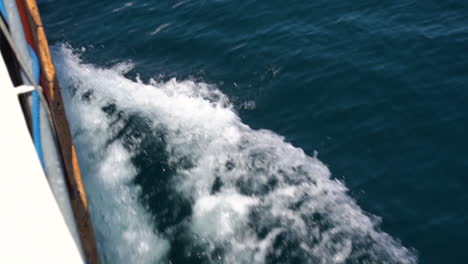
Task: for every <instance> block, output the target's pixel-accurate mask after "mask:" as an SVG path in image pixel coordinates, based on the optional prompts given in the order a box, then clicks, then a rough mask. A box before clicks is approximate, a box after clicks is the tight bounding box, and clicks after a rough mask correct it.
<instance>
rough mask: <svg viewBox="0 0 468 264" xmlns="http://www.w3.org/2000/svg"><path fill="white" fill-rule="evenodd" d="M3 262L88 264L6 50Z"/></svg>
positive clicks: (0, 190)
mask: <svg viewBox="0 0 468 264" xmlns="http://www.w3.org/2000/svg"><path fill="white" fill-rule="evenodd" d="M0 106H1V111H0V120H1V122H2V126H1V130H0V131H1V132H0V133H1V134H0V160H1V170H2V173H1V176H0V209H1V215H0V251H1V252H2V253H1V254H0V263H48V264H55V263H56V264H59V263H60V264H64V263H67V264H75V263H77V264H78V263H79V264H82V263H84V262H83V259H82V257H81V254H80V251H79V249H78V247H77V245H76V244H75V241H74V240H73V237H72V234H71V233H70V231H69V229H68V228H67V225H66V223H65V220H64V217H63V215H62V213H61V211H60V209H59V206H58V204H57V202H56V200H55V198H54V195H53V193H52V190H51V188H50V186H49V183H48V181H47V178H46V176H45V175H44V172H43V170H42V167H41V164H40V161H39V158H38V156H37V154H36V150H35V148H34V144H33V141H32V138H31V135H30V133H29V131H28V127H27V124H26V120H25V119H24V115H23V111H22V109H21V105H20V102H19V99H18V95H17V90H16V88H14V87H13V84H12V82H11V80H10V76H9V74H8V71H7V68H6V65H5V62H4V60H3V57H2V56H1V54H0Z"/></svg>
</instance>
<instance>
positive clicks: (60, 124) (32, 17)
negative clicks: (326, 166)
mask: <svg viewBox="0 0 468 264" xmlns="http://www.w3.org/2000/svg"><path fill="white" fill-rule="evenodd" d="M23 1H24V4H25V7H26V12H27V15H28V20H29V24H30V29H31V31H32V35H33V38H34V42H35V44H36V45H35V46H36V48H37V53H38V54H37V55H38V57H39V60H40V63H41V70H42V74H43V76H44V79H45V82H44V84H43V85H44V87H43V89H44V90H45V91H46V92H47V95H48V100H49V106H50V110H51V114H52V118H53V119H54V120H53V121H54V123H55V130H56V132H57V135H58V142H59V146H60V150H61V153H62V158H63V161H64V165H65V171H66V177H67V181H68V186H69V193H70V200H71V204H72V209H73V213H74V216H75V220H76V224H77V228H78V232H79V236H80V240H81V245H82V247H83V251H84V255H85V258H86V262H87V263H89V264H99V263H100V261H99V254H98V251H97V246H96V239H95V236H94V230H93V226H92V222H91V217H90V214H89V208H88V200H87V198H86V192H85V188H84V185H83V181H82V177H81V172H80V167H79V163H78V158H77V155H76V150H75V146H74V145H73V142H72V137H71V133H70V128H69V126H68V121H67V117H66V115H65V109H64V106H63V100H62V96H61V92H60V87H59V84H58V81H57V76H56V72H55V67H54V64H53V62H52V57H51V55H50V50H49V44H48V41H47V37H46V34H45V31H44V27H43V25H42V21H41V17H40V14H39V8H38V6H37V3H36V1H35V0H23Z"/></svg>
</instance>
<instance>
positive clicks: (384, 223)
mask: <svg viewBox="0 0 468 264" xmlns="http://www.w3.org/2000/svg"><path fill="white" fill-rule="evenodd" d="M38 3H39V7H40V8H41V14H42V17H43V19H44V24H45V27H46V31H47V35H48V37H49V40H50V42H51V44H52V45H53V57H54V60H55V63H56V66H57V71H58V73H59V79H60V82H61V86H62V89H63V94H64V96H65V101H66V110H67V115H68V117H69V119H70V123H71V127H72V130H73V131H72V133H73V137H74V140H75V143H76V144H77V150H78V155H79V159H80V163H81V166H82V171H83V176H84V180H85V187H86V189H87V191H88V193H89V199H90V206H91V210H92V218H93V221H94V225H95V231H96V236H97V240H98V247H99V249H100V253H101V257H102V260H103V262H104V263H106V264H121V263H125V264H127V263H142V264H147V263H172V264H180V263H241V264H242V263H265V264H270V263H320V264H328V263H363V264H364V263H366V264H367V263H430V264H439V263H462V262H463V261H464V260H466V259H468V251H466V250H465V248H466V245H467V243H468V228H466V226H468V210H466V206H467V204H468V192H467V191H466V189H467V188H468V179H467V178H466V175H467V171H468V152H467V151H466V150H467V149H468V140H466V131H468V114H467V113H468V103H467V102H468V89H467V85H466V84H467V83H468V53H467V52H466V51H467V50H466V49H467V44H468V16H467V15H466V14H468V5H467V3H466V1H463V0H453V1H435V0H434V1H433V0H428V1H413V0H403V1H390V0H381V1H372V0H360V1H353V2H349V3H348V2H344V1H333V0H332V1H323V0H317V1H298V0H290V1H280V0H268V1H259V0H245V1H239V0H237V1H234V0H199V1H194V0H186V1H185V0H182V1H181V0H177V1H175V0H174V1H172V0H168V1H144V0H133V1H120V0H112V1H111V0H101V1H91V0H82V1H55V0H40V1H38Z"/></svg>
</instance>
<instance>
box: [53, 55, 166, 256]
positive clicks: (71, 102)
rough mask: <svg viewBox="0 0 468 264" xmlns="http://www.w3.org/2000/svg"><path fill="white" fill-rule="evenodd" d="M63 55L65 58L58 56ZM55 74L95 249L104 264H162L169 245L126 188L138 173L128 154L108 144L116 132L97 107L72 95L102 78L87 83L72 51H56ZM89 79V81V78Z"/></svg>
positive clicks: (84, 69)
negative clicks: (83, 187)
mask: <svg viewBox="0 0 468 264" xmlns="http://www.w3.org/2000/svg"><path fill="white" fill-rule="evenodd" d="M61 52H66V54H64V53H61ZM54 55H55V58H56V64H57V71H58V75H59V77H60V81H61V83H62V85H64V87H66V88H67V89H64V92H63V95H64V99H65V102H66V103H65V106H66V111H67V116H68V118H69V121H70V125H71V129H72V134H73V138H74V142H75V144H76V147H77V152H78V158H79V161H80V165H81V169H82V174H83V179H84V184H85V188H86V190H87V193H88V197H89V202H90V209H91V215H92V220H93V225H94V228H95V232H96V237H97V241H98V249H99V252H100V255H101V259H102V260H103V263H115V264H119V263H125V264H127V263H154V262H155V261H157V262H159V261H163V260H164V259H165V257H166V253H167V251H168V249H169V244H168V242H167V241H166V240H165V239H164V238H162V237H161V235H159V234H158V233H157V232H155V231H154V227H153V225H152V223H151V222H150V216H149V215H148V213H147V212H145V211H144V209H143V208H142V206H141V205H139V204H138V202H137V198H138V194H139V189H138V188H137V187H136V186H133V185H131V184H129V183H130V182H131V180H132V179H133V178H134V177H135V175H136V173H137V172H136V170H135V168H134V167H133V166H132V164H131V161H130V158H131V153H129V152H128V150H127V149H125V148H124V147H123V145H122V143H120V142H118V141H114V142H112V143H109V141H110V140H111V138H112V137H113V136H114V134H115V131H113V129H112V127H110V126H109V123H108V120H107V117H106V115H105V113H104V112H103V111H102V110H101V108H100V107H101V105H100V103H103V102H102V101H100V102H97V103H96V104H87V103H84V102H83V101H81V100H79V98H76V97H72V96H71V90H69V89H70V88H77V89H83V90H86V89H94V88H99V87H102V85H106V84H105V83H102V79H101V80H99V78H98V80H94V81H93V82H88V81H89V80H87V79H86V78H82V77H85V76H82V75H80V74H81V73H84V72H88V71H89V73H91V70H93V69H92V68H87V67H86V66H82V65H80V64H79V63H78V61H76V60H72V58H74V57H70V56H72V55H71V51H70V50H67V49H65V48H64V49H61V50H60V51H59V50H57V49H55V50H54ZM88 77H93V76H92V75H88Z"/></svg>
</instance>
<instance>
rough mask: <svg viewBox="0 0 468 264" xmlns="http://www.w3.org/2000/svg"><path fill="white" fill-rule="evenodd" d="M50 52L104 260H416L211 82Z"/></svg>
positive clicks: (317, 165) (319, 168)
mask: <svg viewBox="0 0 468 264" xmlns="http://www.w3.org/2000/svg"><path fill="white" fill-rule="evenodd" d="M54 57H55V60H56V64H57V68H58V73H59V77H60V81H61V84H62V86H63V89H64V94H65V95H66V103H67V107H66V110H67V116H68V117H69V119H70V122H71V126H72V130H73V137H74V140H75V142H76V144H77V149H78V153H79V159H80V162H81V166H82V169H83V175H84V180H85V186H86V189H87V191H88V193H89V197H90V204H91V213H92V217H93V221H94V224H95V229H96V233H97V238H98V242H99V249H100V252H101V255H102V257H103V259H104V260H105V262H106V263H158V262H171V263H405V264H406V263H415V262H416V257H415V255H414V253H413V252H411V251H410V250H408V249H406V248H405V247H403V246H402V245H401V244H400V243H399V242H398V241H396V240H395V239H393V238H392V237H390V236H389V235H388V234H386V233H384V232H382V231H380V229H379V227H378V226H377V224H376V222H375V220H374V219H373V218H371V217H369V216H367V215H366V214H365V213H364V212H363V211H362V210H361V209H360V208H359V207H358V206H357V205H356V203H355V201H354V200H353V199H352V198H350V197H349V196H348V195H347V189H346V187H345V186H344V185H343V184H342V183H341V182H339V181H337V180H334V179H331V178H330V172H329V170H328V168H327V167H326V166H325V165H323V164H322V163H321V162H320V161H319V160H318V159H317V158H314V157H309V156H307V155H306V154H305V153H304V152H303V151H302V150H301V149H299V148H296V147H294V146H292V145H291V144H289V143H287V142H285V141H284V138H283V137H281V136H279V135H277V134H275V133H273V132H271V131H268V130H252V129H251V128H249V127H248V126H247V125H245V124H243V123H242V122H241V120H240V118H239V117H238V115H237V114H236V113H235V111H234V110H233V107H232V105H231V104H230V102H229V100H228V98H227V97H226V96H225V95H224V94H223V93H222V92H220V91H219V90H218V89H217V88H216V87H214V86H212V85H209V84H206V83H203V82H194V81H190V80H185V81H177V80H175V79H172V80H169V81H167V82H157V81H154V80H151V81H149V82H148V83H143V82H142V81H140V80H136V81H133V80H130V79H128V78H126V77H125V76H124V75H123V73H122V71H119V70H116V69H115V68H116V67H114V69H112V68H111V69H103V68H98V67H96V66H93V65H89V64H85V63H83V62H82V61H81V60H80V58H79V56H78V55H76V54H74V53H73V51H72V49H71V48H69V47H67V46H65V45H58V46H56V47H54ZM117 68H118V67H117ZM126 71H128V69H126V70H125V72H126ZM142 183H145V184H142ZM149 183H153V184H149ZM154 183H157V184H154Z"/></svg>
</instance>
